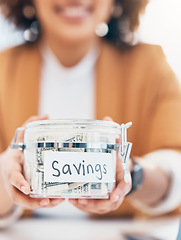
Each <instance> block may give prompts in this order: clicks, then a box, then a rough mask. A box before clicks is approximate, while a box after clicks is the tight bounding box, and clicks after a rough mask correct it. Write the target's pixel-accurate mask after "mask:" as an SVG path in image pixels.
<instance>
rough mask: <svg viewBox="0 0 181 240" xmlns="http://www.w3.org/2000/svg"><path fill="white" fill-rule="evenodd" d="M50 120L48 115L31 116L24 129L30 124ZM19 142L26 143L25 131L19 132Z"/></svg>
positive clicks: (24, 124)
mask: <svg viewBox="0 0 181 240" xmlns="http://www.w3.org/2000/svg"><path fill="white" fill-rule="evenodd" d="M47 119H49V116H48V115H43V116H31V117H30V118H28V120H27V121H26V122H24V123H23V125H22V127H25V126H26V125H27V124H28V123H30V122H34V121H39V120H47ZM16 141H17V142H23V141H24V131H23V130H22V131H19V133H18V136H17V139H16Z"/></svg>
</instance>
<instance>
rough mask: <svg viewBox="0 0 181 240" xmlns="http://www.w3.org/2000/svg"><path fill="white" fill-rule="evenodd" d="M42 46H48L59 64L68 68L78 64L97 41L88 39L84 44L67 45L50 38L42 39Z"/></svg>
mask: <svg viewBox="0 0 181 240" xmlns="http://www.w3.org/2000/svg"><path fill="white" fill-rule="evenodd" d="M43 44H45V45H48V47H49V48H50V49H51V51H52V52H53V53H54V55H55V56H56V58H57V59H58V60H59V61H60V63H61V64H62V65H63V66H65V67H67V68H68V67H73V66H75V65H76V64H77V63H78V62H80V61H81V59H82V58H83V57H84V56H85V55H86V54H87V53H88V51H89V50H90V49H91V48H92V47H93V46H94V45H97V44H98V40H97V39H96V40H95V39H94V40H93V39H90V40H89V41H87V42H86V43H85V42H84V43H82V42H81V43H76V44H67V43H63V42H60V41H55V40H53V39H51V38H44V39H43Z"/></svg>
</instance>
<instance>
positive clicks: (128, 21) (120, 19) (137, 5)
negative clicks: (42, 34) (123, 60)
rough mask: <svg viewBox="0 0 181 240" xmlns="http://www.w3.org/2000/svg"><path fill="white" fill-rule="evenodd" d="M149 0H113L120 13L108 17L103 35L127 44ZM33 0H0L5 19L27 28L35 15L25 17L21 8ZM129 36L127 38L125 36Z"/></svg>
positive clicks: (34, 18) (119, 43) (109, 39)
mask: <svg viewBox="0 0 181 240" xmlns="http://www.w3.org/2000/svg"><path fill="white" fill-rule="evenodd" d="M148 2H149V0H115V3H114V4H115V9H116V8H119V9H121V10H122V11H121V14H120V15H119V14H118V16H114V14H113V16H112V17H111V18H110V20H109V23H108V27H109V31H108V34H107V35H106V36H105V37H104V38H105V39H106V40H108V41H110V42H111V43H112V44H114V45H119V46H129V45H131V42H132V40H133V38H134V34H133V33H134V31H135V30H136V29H137V27H138V26H139V15H140V13H141V12H143V11H144V9H145V7H146V5H147V3H148ZM32 5H33V0H0V8H1V10H2V13H3V15H4V16H5V18H6V19H8V20H9V21H11V22H13V23H14V24H15V26H16V27H17V28H18V29H27V28H29V26H30V25H31V24H32V23H33V22H34V21H35V20H37V19H36V16H32V17H31V18H27V17H25V14H23V10H24V8H25V7H26V6H32ZM127 36H129V38H128V37H127Z"/></svg>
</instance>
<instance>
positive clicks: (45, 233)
mask: <svg viewBox="0 0 181 240" xmlns="http://www.w3.org/2000/svg"><path fill="white" fill-rule="evenodd" d="M178 226H179V217H172V218H157V219H149V220H145V219H139V220H138V219H137V220H133V219H132V220H131V219H91V218H89V216H88V215H87V214H86V213H84V212H81V211H79V210H77V209H76V208H75V207H73V206H72V205H70V204H69V203H68V202H65V203H62V204H60V205H59V206H57V207H55V208H51V209H41V210H38V211H36V214H35V216H34V217H33V218H29V219H21V220H19V221H17V222H16V223H15V224H14V225H13V226H11V227H10V228H9V229H6V230H4V231H1V232H0V240H60V239H63V240H70V239H74V240H83V239H84V240H85V239H86V240H90V239H99V240H123V239H125V238H124V237H123V233H125V232H129V233H131V232H137V233H144V234H146V235H149V236H153V237H156V238H145V237H144V238H142V239H144V240H147V239H148V240H149V239H150V240H151V239H155V240H156V239H163V240H176V236H177V233H178Z"/></svg>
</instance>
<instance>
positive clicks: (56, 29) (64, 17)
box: [34, 0, 114, 43]
mask: <svg viewBox="0 0 181 240" xmlns="http://www.w3.org/2000/svg"><path fill="white" fill-rule="evenodd" d="M113 2H114V0H34V5H35V8H36V11H37V16H38V18H39V21H40V23H41V26H42V28H43V31H44V33H45V36H46V35H47V36H51V37H54V38H56V39H57V40H59V41H64V42H67V43H76V42H80V41H84V40H86V39H90V38H92V37H94V36H95V28H96V26H97V25H98V24H99V23H100V22H105V21H106V22H107V21H108V20H109V18H110V14H111V10H112V7H113Z"/></svg>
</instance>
